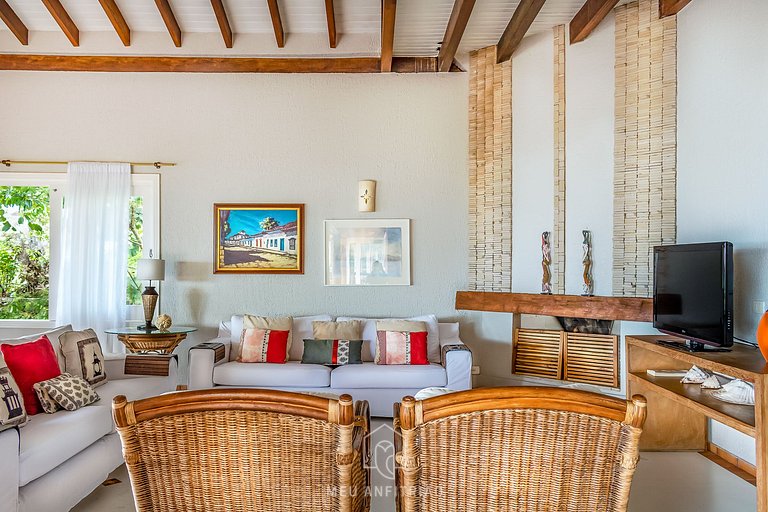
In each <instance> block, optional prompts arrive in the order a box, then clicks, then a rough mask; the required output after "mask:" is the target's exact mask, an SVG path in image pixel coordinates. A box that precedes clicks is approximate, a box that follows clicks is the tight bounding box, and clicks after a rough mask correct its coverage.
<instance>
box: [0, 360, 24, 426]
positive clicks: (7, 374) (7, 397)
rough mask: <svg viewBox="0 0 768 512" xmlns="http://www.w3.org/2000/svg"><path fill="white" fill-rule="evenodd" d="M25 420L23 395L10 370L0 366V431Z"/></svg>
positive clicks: (20, 423)
mask: <svg viewBox="0 0 768 512" xmlns="http://www.w3.org/2000/svg"><path fill="white" fill-rule="evenodd" d="M26 422H27V413H26V411H25V410H24V397H23V395H22V393H21V389H19V386H18V385H17V384H16V381H15V380H14V378H13V375H11V371H10V370H9V369H8V368H6V367H4V366H0V432H1V431H3V430H7V429H9V428H12V427H20V426H21V425H24V424H25V423H26Z"/></svg>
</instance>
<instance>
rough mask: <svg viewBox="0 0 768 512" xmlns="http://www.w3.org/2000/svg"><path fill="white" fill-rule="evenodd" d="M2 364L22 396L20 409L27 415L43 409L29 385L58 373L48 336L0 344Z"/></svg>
mask: <svg viewBox="0 0 768 512" xmlns="http://www.w3.org/2000/svg"><path fill="white" fill-rule="evenodd" d="M0 351H2V353H3V358H4V359H5V364H6V365H7V366H8V369H9V370H10V371H11V375H13V378H14V380H15V381H16V385H18V386H19V390H20V391H21V394H22V396H23V397H24V409H25V410H26V411H27V414H28V415H29V416H32V415H35V414H37V413H39V412H42V410H43V408H42V405H40V401H39V400H38V398H37V393H35V390H34V388H33V387H32V386H34V385H35V384H37V383H38V382H42V381H44V380H48V379H52V378H54V377H58V376H59V375H61V369H60V368H59V361H58V359H57V358H56V353H55V352H54V351H53V346H52V345H51V342H50V341H49V340H48V337H47V336H45V335H43V336H41V337H40V338H39V339H38V340H36V341H32V342H29V343H22V344H20V345H10V344H8V343H4V344H2V345H0Z"/></svg>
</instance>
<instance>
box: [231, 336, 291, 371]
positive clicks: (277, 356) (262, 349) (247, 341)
mask: <svg viewBox="0 0 768 512" xmlns="http://www.w3.org/2000/svg"><path fill="white" fill-rule="evenodd" d="M290 332H291V331H274V330H271V329H243V334H242V337H241V338H240V357H238V358H237V360H238V361H239V362H241V363H281V364H282V363H285V360H286V356H287V354H288V335H289V334H290Z"/></svg>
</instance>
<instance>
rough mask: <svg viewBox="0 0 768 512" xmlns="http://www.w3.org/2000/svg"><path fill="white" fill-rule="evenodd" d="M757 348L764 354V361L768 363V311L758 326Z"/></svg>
mask: <svg viewBox="0 0 768 512" xmlns="http://www.w3.org/2000/svg"><path fill="white" fill-rule="evenodd" d="M757 346H758V347H760V352H761V353H762V354H763V359H765V360H766V361H768V311H766V312H765V313H763V316H762V318H760V322H759V323H758V324H757Z"/></svg>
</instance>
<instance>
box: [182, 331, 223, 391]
mask: <svg viewBox="0 0 768 512" xmlns="http://www.w3.org/2000/svg"><path fill="white" fill-rule="evenodd" d="M222 348H223V350H222ZM229 348H230V339H229V338H216V339H213V340H210V341H207V342H205V343H201V344H199V345H195V346H194V347H191V348H190V349H189V381H188V389H210V388H212V387H213V369H214V368H215V367H216V366H218V365H220V364H223V363H226V362H227V361H229Z"/></svg>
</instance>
